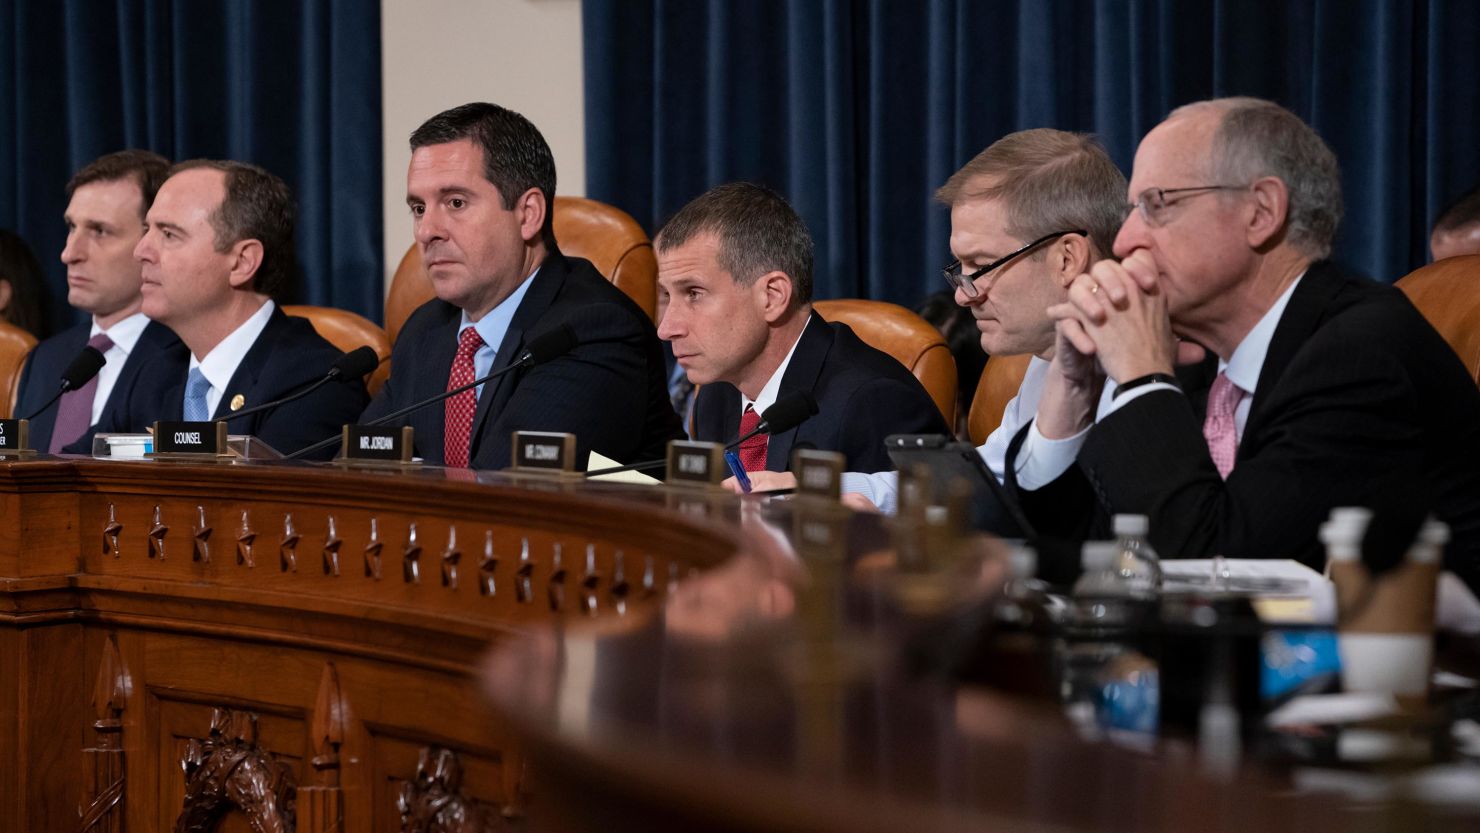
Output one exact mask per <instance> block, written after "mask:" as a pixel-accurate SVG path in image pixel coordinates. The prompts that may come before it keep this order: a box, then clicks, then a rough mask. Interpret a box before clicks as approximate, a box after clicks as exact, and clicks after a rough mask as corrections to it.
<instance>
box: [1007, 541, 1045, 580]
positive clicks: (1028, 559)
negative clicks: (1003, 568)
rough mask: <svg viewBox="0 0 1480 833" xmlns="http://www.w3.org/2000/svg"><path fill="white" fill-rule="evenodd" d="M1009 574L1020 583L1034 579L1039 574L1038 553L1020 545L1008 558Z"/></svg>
mask: <svg viewBox="0 0 1480 833" xmlns="http://www.w3.org/2000/svg"><path fill="white" fill-rule="evenodd" d="M1007 567H1008V573H1009V574H1010V575H1011V576H1012V577H1013V578H1014V579H1017V580H1019V581H1024V580H1027V579H1030V578H1032V577H1033V574H1034V573H1037V572H1038V553H1037V552H1035V551H1034V550H1033V548H1032V547H1029V546H1026V545H1018V546H1016V547H1013V548H1012V552H1011V554H1009V555H1008V556H1007Z"/></svg>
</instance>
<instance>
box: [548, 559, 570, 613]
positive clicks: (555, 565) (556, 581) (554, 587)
mask: <svg viewBox="0 0 1480 833" xmlns="http://www.w3.org/2000/svg"><path fill="white" fill-rule="evenodd" d="M545 592H546V595H548V596H549V598H550V609H551V610H553V611H555V612H556V613H559V612H560V611H561V610H562V609H564V608H565V549H564V547H562V546H561V545H560V544H559V543H558V542H557V543H556V544H555V548H554V551H553V552H551V553H550V583H549V584H548V585H547V586H546V587H545Z"/></svg>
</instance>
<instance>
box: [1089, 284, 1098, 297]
mask: <svg viewBox="0 0 1480 833" xmlns="http://www.w3.org/2000/svg"><path fill="white" fill-rule="evenodd" d="M1099 291H1100V285H1099V284H1098V283H1096V284H1095V287H1094V289H1091V290H1090V291H1089V294H1091V295H1095V294H1098V293H1099Z"/></svg>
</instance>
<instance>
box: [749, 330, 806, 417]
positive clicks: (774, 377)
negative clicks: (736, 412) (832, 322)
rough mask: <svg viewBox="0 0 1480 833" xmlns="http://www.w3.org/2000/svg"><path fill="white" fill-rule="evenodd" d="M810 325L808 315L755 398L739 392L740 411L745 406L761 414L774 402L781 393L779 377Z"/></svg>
mask: <svg viewBox="0 0 1480 833" xmlns="http://www.w3.org/2000/svg"><path fill="white" fill-rule="evenodd" d="M810 326H812V318H811V316H808V317H807V323H805V324H803V325H802V332H800V333H797V340H796V341H793V342H792V343H791V349H790V350H788V351H786V358H784V359H782V360H781V365H780V366H779V367H777V368H776V372H775V373H772V374H771V378H769V379H767V380H766V384H765V386H763V387H762V388H761V392H760V393H759V394H757V395H756V397H755V399H753V400H752V399H746V398H745V394H743V393H742V394H740V412H741V413H745V409H746V408H751V407H753V408H755V412H756V413H758V414H763V413H765V412H766V409H767V408H769V407H771V406H772V405H774V404H776V397H777V396H779V395H780V393H781V379H782V377H784V376H786V366H787V365H789V364H791V357H792V355H793V354H795V353H796V351H797V345H798V344H801V343H802V335H803V334H804V333H806V332H807V328H808V327H810Z"/></svg>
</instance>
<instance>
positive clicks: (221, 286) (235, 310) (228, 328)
mask: <svg viewBox="0 0 1480 833" xmlns="http://www.w3.org/2000/svg"><path fill="white" fill-rule="evenodd" d="M294 213H295V212H294V205H293V195H292V193H291V192H290V191H289V190H288V186H287V185H285V184H284V183H283V181H282V180H281V179H279V178H277V177H276V176H274V175H273V174H271V173H268V172H267V171H265V170H263V169H261V168H259V167H257V166H255V165H248V164H245V163H242V162H230V161H214V160H195V161H191V162H184V163H181V164H179V165H176V166H175V167H174V168H173V169H172V170H171V172H170V177H169V179H168V180H166V181H165V183H164V185H163V186H161V187H160V189H159V195H158V196H157V197H156V198H155V200H154V205H153V206H152V207H151V208H150V209H149V213H148V230H147V231H146V232H145V234H144V237H143V238H142V239H141V240H140V241H139V244H138V246H137V247H136V248H135V250H134V252H135V256H136V257H137V258H138V259H139V260H140V261H141V262H142V264H143V296H144V300H143V306H142V308H143V311H144V314H145V315H148V316H149V317H150V318H151V319H153V320H155V321H158V322H159V323H161V324H164V325H166V326H168V327H169V328H170V329H172V330H174V331H175V333H176V334H177V335H178V336H179V337H180V340H181V342H183V346H182V348H181V349H180V350H178V351H176V352H175V353H174V355H173V356H172V360H173V362H174V364H173V367H171V368H170V369H169V370H168V371H167V372H152V373H150V374H149V375H147V376H140V377H138V378H137V379H136V380H135V381H134V384H133V385H131V387H130V389H129V390H128V392H127V398H126V400H125V404H124V407H122V408H119V409H117V410H115V411H114V412H113V413H112V414H110V415H109V417H108V418H107V419H106V420H105V423H104V425H103V426H102V427H101V430H105V431H142V430H144V429H145V428H147V427H148V426H149V425H150V424H152V423H153V422H154V421H155V420H178V419H185V420H211V419H226V420H228V421H227V427H228V430H229V431H231V433H233V434H252V435H254V436H256V437H257V438H258V439H260V440H262V441H263V442H265V443H266V444H268V445H269V446H272V447H273V448H275V449H277V450H278V451H281V452H284V453H288V452H292V451H296V450H298V449H299V448H302V447H304V446H307V445H309V444H311V443H313V442H315V441H318V440H320V439H323V438H324V437H326V436H329V435H331V434H333V433H334V432H335V431H338V430H339V429H340V427H341V426H343V425H344V424H345V423H347V422H353V421H354V420H355V417H356V416H357V415H358V414H359V412H360V411H361V410H362V409H363V408H364V407H365V403H366V402H367V401H368V400H369V397H368V396H367V394H366V393H365V386H364V382H363V380H360V379H353V380H347V381H342V382H333V383H331V384H328V385H325V386H323V387H321V388H319V389H317V390H316V391H315V392H314V393H312V394H310V395H308V396H306V397H304V398H302V399H299V400H297V401H295V402H292V403H289V404H286V405H283V406H281V407H278V408H274V409H270V410H267V411H263V412H260V413H257V414H253V415H249V416H247V417H244V418H241V419H231V414H232V413H233V412H234V411H239V410H242V409H243V408H246V407H251V406H253V405H259V404H262V403H264V402H270V401H272V400H275V399H279V398H281V397H284V396H287V395H289V394H291V393H293V392H295V391H297V390H299V389H301V388H303V387H305V386H307V385H309V384H311V383H313V382H315V381H318V380H319V379H321V378H323V377H324V375H325V374H326V373H328V371H329V369H330V367H331V366H333V364H334V362H335V361H337V360H338V359H339V358H340V357H341V355H342V353H341V352H340V351H339V350H338V349H336V348H335V347H334V346H333V345H332V344H330V343H329V342H327V341H325V340H324V339H323V338H322V337H320V336H319V335H318V333H316V332H315V331H314V329H313V325H312V324H310V323H309V322H308V321H307V320H305V319H302V318H291V317H289V316H287V315H285V314H283V311H282V310H281V309H279V308H278V307H277V305H276V303H274V301H273V300H272V299H273V296H274V295H277V294H278V293H280V292H282V291H283V290H284V289H285V288H286V287H287V285H288V283H289V282H290V281H291V280H292V276H293V270H294V268H295V263H294V255H293V222H294ZM327 453H332V452H331V451H330V450H326V454H327Z"/></svg>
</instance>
